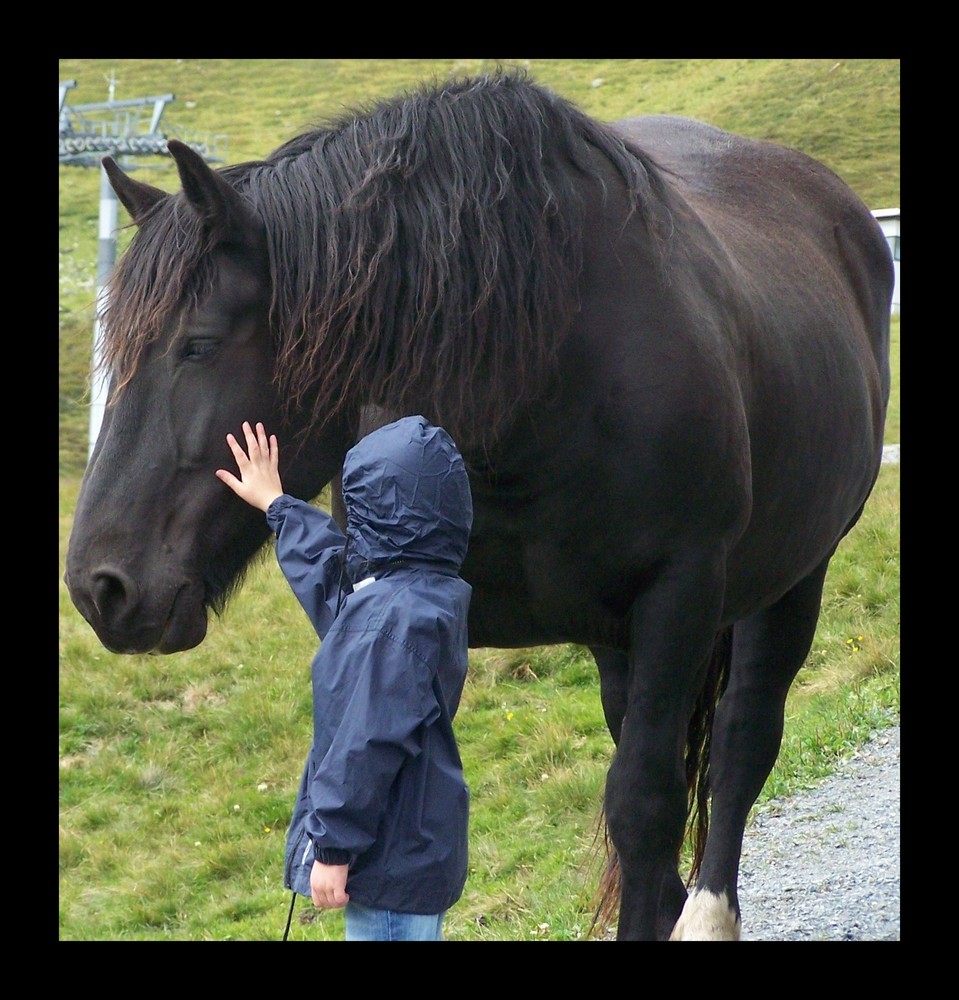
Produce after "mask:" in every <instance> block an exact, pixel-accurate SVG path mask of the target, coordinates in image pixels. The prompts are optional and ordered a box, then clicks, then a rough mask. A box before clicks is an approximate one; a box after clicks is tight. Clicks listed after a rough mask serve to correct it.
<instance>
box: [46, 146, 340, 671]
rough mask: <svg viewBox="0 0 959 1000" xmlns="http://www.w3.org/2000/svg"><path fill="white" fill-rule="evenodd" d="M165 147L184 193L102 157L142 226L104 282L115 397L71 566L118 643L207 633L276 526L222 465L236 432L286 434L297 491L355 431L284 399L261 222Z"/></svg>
mask: <svg viewBox="0 0 959 1000" xmlns="http://www.w3.org/2000/svg"><path fill="white" fill-rule="evenodd" d="M169 151H170V154H171V155H172V157H173V158H174V160H175V161H176V165H177V168H178V171H179V176H180V181H181V184H182V193H180V194H178V195H171V194H168V193H166V192H164V191H161V190H160V189H158V188H155V187H152V186H150V185H148V184H145V183H142V182H139V181H137V180H135V179H133V178H131V177H129V176H128V175H126V174H125V173H124V172H123V171H122V170H121V169H120V168H119V166H117V164H116V163H115V162H114V161H113V160H111V159H109V158H107V159H105V160H104V163H103V165H104V169H105V170H106V172H107V174H108V176H109V179H110V182H111V184H112V186H113V189H114V191H115V192H116V195H117V197H118V199H119V200H120V201H121V203H122V204H123V205H124V207H125V208H126V209H127V210H128V212H129V213H130V216H131V218H132V219H133V222H134V223H135V224H136V226H137V232H136V234H135V235H134V238H133V241H132V242H131V246H130V250H129V251H128V253H127V254H125V255H124V258H123V260H122V261H121V263H120V265H119V266H118V267H117V268H116V270H115V272H114V275H113V276H112V280H111V287H110V293H109V296H108V306H107V309H106V311H105V314H104V330H105V337H104V344H105V357H106V360H107V362H108V363H109V364H110V368H111V372H110V396H109V400H108V404H107V407H106V411H105V414H104V419H103V424H102V427H101V431H100V435H99V437H98V439H97V442H96V445H95V448H94V451H93V454H92V456H91V459H90V463H89V466H88V468H87V470H86V474H85V476H84V480H83V483H82V486H81V491H80V496H79V499H78V502H77V508H76V513H75V519H74V525H73V531H72V534H71V538H70V546H69V551H68V556H67V568H66V577H65V579H66V583H67V586H68V588H69V590H70V594H71V597H72V599H73V601H74V603H75V604H76V606H77V608H78V609H79V610H80V611H81V613H82V614H83V616H84V617H85V618H86V620H87V621H88V622H89V623H90V625H91V626H92V628H93V629H94V631H95V632H96V634H97V636H98V638H99V639H100V641H101V642H102V643H103V645H104V646H105V647H106V648H107V649H109V650H111V651H113V652H117V653H142V652H160V653H171V652H176V651H178V650H183V649H189V648H191V647H193V646H196V645H197V644H198V643H200V642H201V641H202V640H203V638H204V636H205V635H206V629H207V616H208V611H209V610H211V609H212V610H214V611H219V610H221V609H222V607H223V606H224V604H225V602H226V599H227V597H228V596H229V594H230V593H231V592H232V591H233V590H234V589H235V588H236V586H237V585H238V583H239V581H240V579H241V578H242V573H243V570H244V568H245V567H246V566H247V565H248V564H249V561H250V559H251V558H252V557H253V555H254V554H255V553H256V551H257V550H258V549H259V548H260V546H261V545H262V543H263V542H264V541H265V539H266V538H267V536H268V530H267V526H266V523H265V520H264V519H263V516H262V514H261V513H260V512H258V511H254V510H253V509H252V508H250V507H248V506H247V505H246V504H244V503H243V502H242V501H240V500H238V498H237V497H236V496H235V495H234V494H233V492H232V491H231V490H229V489H227V488H225V487H224V486H223V484H222V483H221V482H219V480H217V479H216V477H215V475H214V471H215V470H216V469H217V468H220V467H224V466H227V465H228V464H229V463H231V462H232V459H231V457H230V454H229V451H228V449H227V446H226V442H225V437H226V434H227V433H228V432H231V431H232V432H233V433H234V434H238V433H239V431H240V426H241V423H242V422H243V421H244V420H252V421H256V420H262V421H263V422H264V423H265V424H266V425H267V427H268V428H269V429H270V430H271V431H272V430H275V431H276V432H277V433H278V434H280V437H281V441H283V442H285V443H287V445H288V446H287V447H286V448H285V449H284V452H283V454H282V463H283V465H282V468H281V471H282V474H283V479H284V485H285V486H286V487H287V488H288V489H289V490H290V492H291V493H295V494H296V495H299V496H315V495H316V494H317V493H318V492H319V491H320V490H321V489H322V487H323V486H324V485H325V484H326V482H328V481H329V480H330V478H332V476H333V474H334V472H335V471H336V469H337V467H338V465H339V463H340V462H341V461H342V456H343V452H344V451H345V448H346V446H347V444H348V442H347V440H346V437H345V434H342V433H338V432H337V431H336V429H331V431H330V433H328V434H326V435H324V436H323V437H322V438H321V439H319V440H307V439H306V437H305V435H304V434H303V433H302V432H303V431H304V429H305V427H306V423H307V417H306V416H305V415H304V416H303V417H302V420H299V419H298V417H297V412H298V411H297V410H296V409H295V408H291V407H289V406H284V405H282V402H281V400H280V399H279V393H278V391H277V389H276V386H275V381H274V378H273V369H274V362H275V359H274V356H273V354H274V349H273V345H272V338H271V335H270V325H269V312H270V296H271V281H270V271H269V250H268V246H267V236H266V232H265V228H264V226H263V225H262V223H261V221H260V220H259V218H258V217H257V215H256V214H255V212H254V211H253V210H252V209H251V208H250V207H249V206H248V205H247V204H246V203H245V201H244V199H243V197H242V195H241V194H240V193H239V192H238V191H237V190H236V189H234V187H232V186H231V185H230V183H229V182H228V181H227V180H225V179H224V177H222V176H221V175H220V174H218V173H217V172H215V171H213V170H212V169H211V168H210V167H209V166H208V165H207V164H206V163H205V162H204V161H203V159H202V157H200V156H199V155H198V154H197V153H195V152H194V151H193V150H192V149H190V148H189V147H188V146H186V145H185V144H183V143H179V142H176V141H171V142H170V143H169ZM161 242H162V243H163V246H162V247H161V246H160V243H161ZM190 248H192V254H193V257H192V258H191V256H190V253H191V250H190ZM118 511H122V512H123V513H122V514H121V515H120V516H119V517H118V516H117V512H118Z"/></svg>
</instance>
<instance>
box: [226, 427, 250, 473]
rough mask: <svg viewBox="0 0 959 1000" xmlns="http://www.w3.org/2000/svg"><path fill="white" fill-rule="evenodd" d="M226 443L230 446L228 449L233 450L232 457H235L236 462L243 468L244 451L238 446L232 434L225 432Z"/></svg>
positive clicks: (244, 460)
mask: <svg viewBox="0 0 959 1000" xmlns="http://www.w3.org/2000/svg"><path fill="white" fill-rule="evenodd" d="M226 443H227V444H228V445H229V446H230V451H232V452H233V457H234V458H235V459H236V464H237V465H238V466H240V468H243V465H244V463H245V462H246V460H247V459H246V452H245V451H244V450H243V449H242V448H241V447H240V442H239V441H237V439H236V438H235V437H234V436H233V435H232V434H227V436H226Z"/></svg>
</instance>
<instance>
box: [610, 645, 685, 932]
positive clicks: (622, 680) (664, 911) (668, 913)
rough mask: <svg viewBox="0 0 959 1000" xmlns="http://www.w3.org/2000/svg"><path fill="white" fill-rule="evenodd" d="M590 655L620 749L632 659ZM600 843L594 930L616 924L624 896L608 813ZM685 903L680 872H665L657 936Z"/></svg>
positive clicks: (613, 654)
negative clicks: (601, 853) (601, 863)
mask: <svg viewBox="0 0 959 1000" xmlns="http://www.w3.org/2000/svg"><path fill="white" fill-rule="evenodd" d="M590 652H591V653H592V654H593V658H594V659H595V660H596V666H597V668H598V670H599V682H600V698H601V701H602V705H603V714H604V716H605V718H606V725H607V727H608V729H609V732H610V736H611V737H612V739H613V743H614V744H615V745H616V746H618V745H619V740H620V735H621V733H622V728H623V719H624V718H625V716H626V706H627V701H628V681H629V656H628V655H627V654H626V653H625V652H623V651H622V650H616V649H607V648H603V647H592V648H591V649H590ZM597 840H598V842H600V843H601V845H602V847H603V848H604V849H605V852H606V853H605V858H604V862H605V864H604V869H603V873H602V876H601V879H600V884H599V887H598V888H597V891H596V895H595V898H594V902H595V911H594V916H593V923H592V929H596V928H600V927H606V926H609V925H611V924H614V923H615V922H616V919H617V917H618V914H619V904H620V897H621V894H622V870H621V868H620V865H619V859H618V857H617V855H616V851H615V848H613V846H612V844H611V843H610V838H609V831H608V827H607V824H606V816H605V810H604V811H603V812H602V813H601V814H600V817H599V830H598V832H597ZM685 902H686V886H685V885H684V883H683V880H682V879H681V878H680V876H679V873H678V871H677V872H673V871H671V870H670V871H667V872H665V873H664V875H663V883H662V886H661V889H660V900H659V913H658V917H657V936H658V937H660V938H664V937H666V936H668V934H669V932H670V931H671V930H672V927H673V924H674V923H675V922H676V916H677V914H678V913H680V911H681V910H682V908H683V904H684V903H685Z"/></svg>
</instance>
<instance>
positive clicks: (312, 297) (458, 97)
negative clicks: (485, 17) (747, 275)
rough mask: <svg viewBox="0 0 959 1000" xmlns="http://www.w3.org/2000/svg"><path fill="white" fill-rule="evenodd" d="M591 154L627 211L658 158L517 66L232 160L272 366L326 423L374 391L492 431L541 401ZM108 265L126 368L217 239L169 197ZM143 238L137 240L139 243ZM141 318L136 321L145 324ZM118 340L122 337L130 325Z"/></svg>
mask: <svg viewBox="0 0 959 1000" xmlns="http://www.w3.org/2000/svg"><path fill="white" fill-rule="evenodd" d="M593 150H598V151H600V152H601V153H602V154H604V155H605V156H606V158H607V159H608V160H609V161H611V162H612V164H613V166H614V167H615V168H616V170H618V172H619V174H620V175H621V176H622V178H623V179H624V181H625V183H626V186H627V189H628V191H629V193H630V198H631V204H632V208H633V209H635V208H636V207H637V206H638V205H641V204H642V203H644V202H645V201H646V199H648V198H649V197H650V195H651V193H652V191H653V190H654V187H655V185H656V183H657V175H656V173H655V168H653V167H652V165H651V164H650V162H649V161H648V160H646V159H645V158H643V157H642V155H641V154H640V153H639V151H637V150H630V149H628V148H627V146H626V145H625V143H624V141H623V140H622V139H621V138H619V137H618V136H616V135H615V134H614V133H613V132H612V131H611V130H610V129H608V128H607V127H606V126H605V125H603V124H601V123H599V122H597V121H594V120H593V119H591V118H590V117H588V116H587V115H585V114H584V113H583V112H581V111H580V110H579V109H577V108H576V107H575V106H574V105H572V104H570V103H569V102H567V101H566V100H565V99H563V98H560V97H559V96H557V95H556V94H553V93H552V92H550V91H548V90H546V89H545V88H542V87H540V86H538V85H536V84H534V83H532V82H531V81H529V80H527V78H526V75H525V73H523V72H522V71H516V70H513V71H503V70H500V71H497V72H496V73H493V74H490V75H488V76H483V77H477V78H467V79H464V80H460V81H455V80H454V81H451V82H449V83H447V84H445V85H443V86H423V87H420V88H419V89H417V90H414V91H412V92H410V93H408V94H405V95H400V96H397V97H394V98H392V99H389V100H385V101H379V102H377V103H375V104H373V105H371V106H370V107H368V108H366V109H361V110H359V111H353V112H350V113H347V114H343V115H342V116H340V117H338V118H336V119H333V120H331V121H329V122H328V123H327V124H325V125H323V126H321V127H318V128H315V129H313V130H311V131H307V132H305V133H304V134H302V135H299V136H297V137H295V138H293V139H291V140H290V141H289V142H287V143H285V144H284V145H282V146H281V147H280V148H278V149H277V150H276V151H274V152H273V153H272V154H270V155H269V156H268V157H267V158H266V159H265V160H262V161H258V162H254V163H247V164H242V165H239V166H235V167H229V168H225V169H223V170H222V171H221V175H222V176H223V177H224V178H226V179H227V180H228V181H229V183H231V184H232V185H233V186H234V187H235V188H236V190H237V191H238V192H239V193H240V194H241V195H242V196H243V198H244V199H245V200H246V201H247V203H248V204H249V205H250V207H251V208H252V210H253V211H254V212H255V214H256V215H257V216H258V217H259V218H260V219H261V220H262V222H263V223H264V225H265V227H266V233H267V244H268V248H269V259H270V271H271V274H270V278H271V282H272V289H273V291H272V303H271V307H270V324H271V329H272V335H273V337H274V338H275V345H274V346H275V359H276V362H275V365H276V366H275V373H274V376H275V378H276V381H277V383H278V386H279V388H280V391H281V393H282V396H283V398H284V399H286V401H287V403H288V405H289V406H291V407H306V408H307V410H308V411H309V412H310V413H311V414H312V417H313V423H314V424H322V423H323V422H324V421H325V420H328V419H330V418H332V417H333V416H334V415H335V414H336V413H338V412H339V411H341V409H342V408H344V407H355V406H359V405H363V404H368V403H373V404H375V405H378V406H380V407H383V408H384V409H386V410H387V411H389V412H395V413H408V412H422V413H423V414H424V415H426V416H427V417H429V418H430V419H431V420H433V421H434V422H436V423H438V424H441V425H442V426H444V427H445V428H446V429H447V430H448V431H449V432H450V433H451V434H452V435H453V437H454V439H456V440H457V441H458V443H460V445H461V446H468V445H471V444H476V443H488V442H489V441H492V440H494V439H495V438H496V437H497V436H498V435H499V434H500V432H501V431H502V430H503V429H504V428H505V427H507V426H508V425H509V423H510V422H511V420H512V418H513V417H514V415H515V412H516V410H517V409H518V407H520V406H521V405H524V404H528V403H529V402H531V401H533V400H535V399H537V398H540V397H541V396H542V395H543V394H544V393H545V392H546V390H547V389H548V387H549V384H550V375H551V372H552V370H553V367H554V363H555V361H556V358H557V354H558V351H559V349H560V347H561V345H562V342H563V338H564V336H565V334H566V332H567V331H568V329H569V326H570V323H571V320H572V317H573V315H574V313H575V310H576V309H577V302H576V298H575V294H576V287H577V278H578V275H579V272H580V268H581V265H582V250H581V235H582V230H583V226H584V223H585V221H586V220H585V218H584V186H585V185H584V179H586V178H590V177H592V178H594V179H596V181H597V183H599V184H602V183H603V181H602V178H601V177H600V174H599V173H598V165H597V163H596V161H595V158H594V157H593V156H592V155H591V154H592V151H593ZM154 215H155V218H152V217H151V218H149V219H148V220H146V223H145V224H144V225H143V226H141V228H140V230H139V231H138V233H137V235H136V236H135V237H134V239H133V241H132V242H131V245H130V249H129V250H128V252H127V254H126V255H125V257H124V259H123V261H122V262H121V263H120V265H118V268H117V269H116V271H115V274H116V277H115V281H114V287H115V288H117V289H118V290H121V292H122V293H121V294H119V295H117V296H115V298H116V300H117V302H118V303H119V304H118V306H117V307H116V311H115V313H113V314H112V315H111V312H112V310H108V311H107V316H106V322H105V324H104V325H105V330H106V334H107V336H106V353H107V355H108V356H109V358H110V360H111V363H112V364H113V365H114V366H117V365H119V366H120V367H122V368H124V369H126V370H130V368H131V364H133V365H135V359H136V356H137V354H138V352H139V351H140V350H141V347H140V346H139V345H138V344H137V343H135V342H134V341H132V340H130V339H129V338H130V335H129V333H127V334H126V335H125V337H124V335H122V334H121V330H126V331H131V330H135V331H138V333H137V336H145V337H146V338H147V339H156V338H157V337H158V336H159V335H160V331H161V329H162V328H163V326H164V325H165V324H169V323H170V322H171V320H172V319H173V318H174V316H175V314H176V312H177V310H178V309H179V308H181V307H182V305H184V304H186V303H188V302H190V301H196V300H198V299H199V298H200V297H201V296H202V295H203V294H204V293H205V290H206V289H207V288H208V287H209V285H210V282H211V281H212V280H213V278H214V275H213V274H212V273H211V268H210V264H209V259H210V253H209V251H210V249H211V247H210V245H209V236H208V234H206V233H205V232H204V230H203V228H202V226H201V224H200V222H199V220H198V219H197V218H195V217H193V216H195V213H191V212H190V211H188V210H187V208H186V205H185V203H184V201H183V199H182V195H181V196H179V197H177V198H170V199H164V200H163V201H162V202H160V204H159V205H158V206H156V207H155V209H154ZM138 241H139V242H138ZM141 331H142V333H141ZM125 338H126V339H125Z"/></svg>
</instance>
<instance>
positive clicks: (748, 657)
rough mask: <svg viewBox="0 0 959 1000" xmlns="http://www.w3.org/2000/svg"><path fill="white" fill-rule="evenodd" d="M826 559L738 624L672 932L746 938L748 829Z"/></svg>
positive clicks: (809, 635) (809, 634)
mask: <svg viewBox="0 0 959 1000" xmlns="http://www.w3.org/2000/svg"><path fill="white" fill-rule="evenodd" d="M827 564H828V559H827V560H826V561H824V562H823V563H822V564H821V565H820V566H819V567H818V568H817V569H816V571H815V572H814V573H812V574H811V575H810V576H808V577H806V579H805V580H803V581H802V582H801V583H799V584H798V585H797V586H796V587H794V588H793V589H792V590H790V591H789V592H788V593H787V594H786V595H785V596H784V597H782V598H781V599H780V600H779V601H778V602H777V603H776V604H774V605H772V607H770V608H767V609H765V610H764V611H760V612H758V613H757V614H755V615H752V616H751V617H750V618H746V619H743V621H741V622H738V623H737V624H736V626H735V628H734V630H733V652H732V664H731V668H730V676H729V683H728V685H727V687H726V691H725V693H724V695H723V697H722V699H721V701H720V703H719V706H718V708H717V710H716V718H715V723H714V728H713V736H712V749H711V754H710V772H709V773H710V786H711V791H712V808H711V812H710V825H709V835H708V837H707V840H706V850H705V852H704V854H703V861H702V865H701V867H700V872H699V878H698V879H697V882H696V887H695V889H694V890H693V892H691V893H690V896H689V899H688V900H687V902H686V905H685V907H684V908H683V913H682V916H681V917H680V919H679V921H678V922H677V924H676V927H675V929H674V931H673V933H672V940H683V941H689V940H737V939H738V938H739V933H740V926H741V923H740V910H739V892H738V883H739V861H740V854H741V852H742V843H743V832H744V830H745V827H746V821H747V819H748V816H749V810H750V809H751V808H752V806H753V803H754V802H755V801H756V799H757V798H758V796H759V793H760V792H761V791H762V788H763V784H764V783H765V781H766V778H767V777H768V776H769V772H770V771H771V770H772V768H773V765H774V764H775V763H776V758H777V756H778V754H779V748H780V744H781V743H782V734H783V716H784V710H785V704H786V695H787V692H788V691H789V687H790V685H791V684H792V682H793V680H794V678H795V676H796V674H797V673H798V671H799V668H800V667H801V666H802V664H803V662H804V661H805V659H806V656H807V655H808V654H809V649H810V647H811V645H812V641H813V638H814V636H815V633H816V623H817V621H818V619H819V609H820V604H821V600H822V587H823V580H824V578H825V574H826V566H827Z"/></svg>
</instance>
